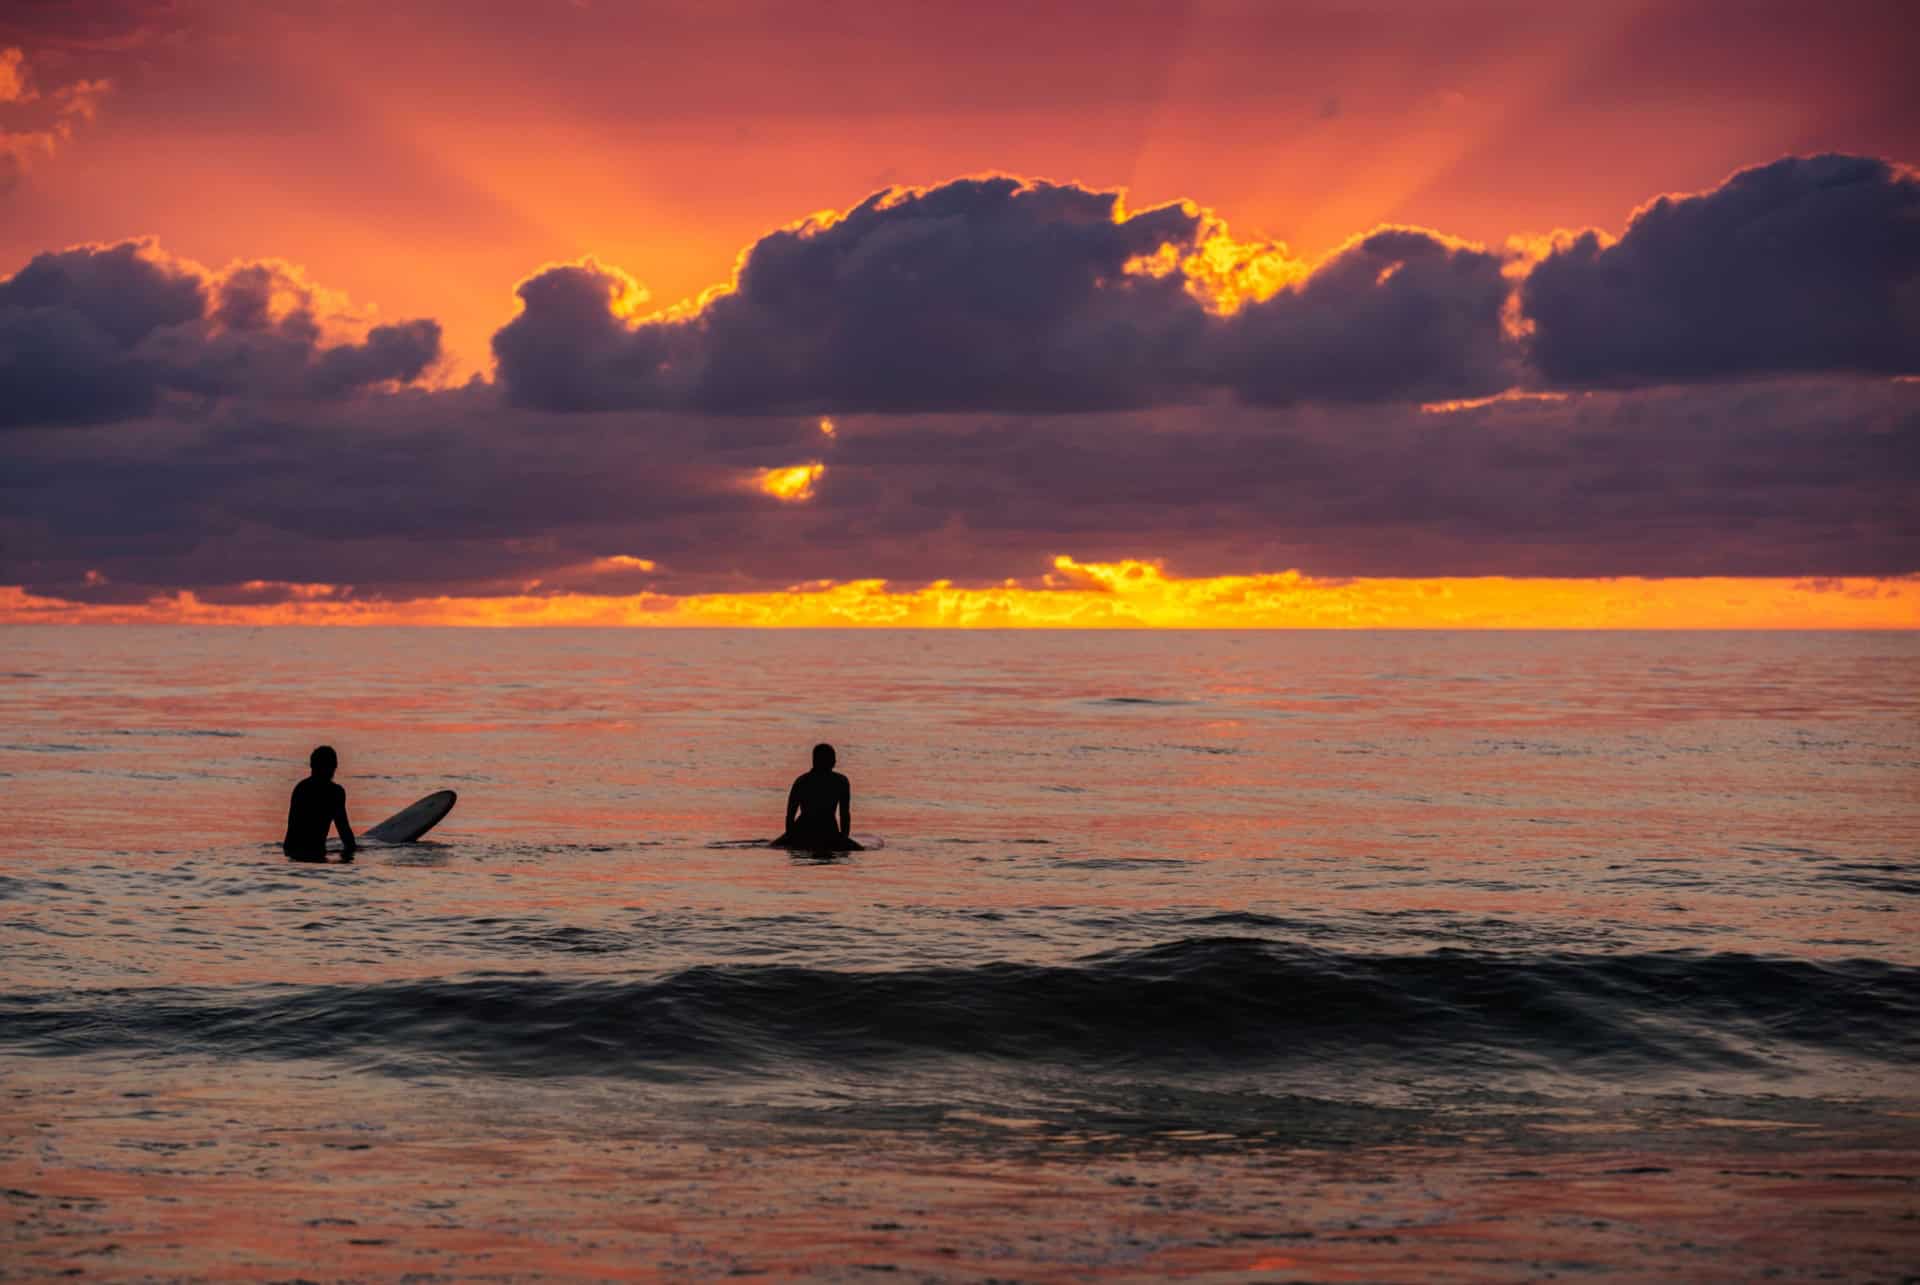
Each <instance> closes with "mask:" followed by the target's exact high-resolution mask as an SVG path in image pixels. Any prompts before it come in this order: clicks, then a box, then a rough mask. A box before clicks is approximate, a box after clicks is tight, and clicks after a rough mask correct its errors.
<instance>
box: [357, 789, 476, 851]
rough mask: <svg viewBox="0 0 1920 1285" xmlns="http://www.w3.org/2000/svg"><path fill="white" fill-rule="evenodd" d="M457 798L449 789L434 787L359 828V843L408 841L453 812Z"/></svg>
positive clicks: (416, 837)
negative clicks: (383, 816) (394, 810)
mask: <svg viewBox="0 0 1920 1285" xmlns="http://www.w3.org/2000/svg"><path fill="white" fill-rule="evenodd" d="M459 797H460V796H459V795H457V794H455V793H454V792H453V791H452V790H436V791H434V792H433V793H432V794H429V795H428V796H427V797H426V798H424V799H421V800H420V801H419V802H418V803H410V804H408V805H407V806H406V807H404V808H401V809H400V810H399V811H398V812H396V813H394V814H393V815H392V816H390V817H388V818H387V819H386V820H384V821H382V822H381V823H380V824H379V825H376V826H373V827H371V828H370V829H366V830H362V831H361V832H360V835H359V838H360V841H361V842H362V843H412V842H413V841H414V840H415V839H418V838H419V837H420V836H421V835H423V834H425V833H426V832H427V831H429V830H431V829H433V827H435V826H436V825H439V824H440V823H441V822H442V821H444V820H446V817H447V813H449V812H451V811H453V801H454V800H455V799H457V798H459Z"/></svg>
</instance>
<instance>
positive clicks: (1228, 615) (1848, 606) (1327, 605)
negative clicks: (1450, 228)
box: [0, 556, 1920, 629]
mask: <svg viewBox="0 0 1920 1285" xmlns="http://www.w3.org/2000/svg"><path fill="white" fill-rule="evenodd" d="M608 561H613V560H608ZM647 561H648V560H646V559H638V558H634V559H627V558H624V557H623V558H620V559H618V562H620V563H624V564H627V565H631V566H633V567H635V568H636V569H637V568H640V567H643V566H645V567H646V569H648V570H651V569H652V568H651V566H647ZM269 587H270V586H268V585H266V584H264V583H260V584H259V585H258V588H256V586H255V585H252V584H250V585H247V586H242V588H244V589H247V590H249V591H253V592H258V591H259V590H260V589H266V588H269ZM285 590H286V592H285V594H284V596H283V598H282V599H281V600H280V601H277V602H273V603H260V602H257V601H256V602H215V601H207V600H205V599H203V598H201V597H199V596H198V595H196V594H194V593H193V592H191V591H185V592H181V593H178V594H170V595H161V596H156V597H154V598H151V599H149V600H148V601H146V602H142V603H130V604H124V603H123V604H93V603H79V602H71V601H67V600H65V599H60V598H51V597H44V596H40V595H35V594H30V593H28V592H26V591H25V590H24V589H22V588H20V587H18V586H11V587H0V623H10V624H21V623H34V622H45V623H76V624H84V623H92V624H187V625H248V626H261V625H279V624H284V625H457V626H653V627H662V626H664V627H673V626H681V627H685V626H709V627H711V626H722V627H745V628H845V627H863V628H889V627H891V628H960V629H967V628H993V629H1920V576H1903V577H1893V578H1873V577H1845V578H1831V579H1813V580H1807V579H1784V578H1776V579H1743V578H1735V577H1694V578H1686V579H1642V578H1638V577H1624V578H1618V579H1587V580H1549V579H1526V578H1516V577H1508V576H1477V577H1452V578H1431V579H1418V580H1415V579H1364V578H1354V579H1340V578H1320V577H1315V576H1309V575H1304V574H1302V573H1301V572H1299V571H1282V572H1267V573H1260V574H1253V575H1225V576H1209V577H1197V578H1191V579H1188V578H1180V577H1177V576H1172V575H1169V574H1168V573H1167V572H1166V570H1165V568H1164V567H1163V566H1162V565H1161V564H1159V563H1157V562H1150V561H1142V560H1134V559H1129V560H1123V561H1119V562H1105V563H1102V562H1078V561H1076V560H1074V559H1073V558H1070V557H1066V556H1060V557H1057V558H1055V559H1054V560H1053V569H1052V570H1051V571H1049V572H1047V573H1045V574H1044V575H1042V576H1039V577H1037V578H1035V579H1034V580H1032V581H1028V582H1021V581H1014V580H1010V581H1006V582H1003V583H1001V584H998V585H984V586H964V585H956V584H954V583H953V582H951V581H947V580H936V581H933V582H931V583H928V584H925V585H921V586H918V587H897V586H895V585H892V584H889V583H888V582H887V581H885V580H848V581H818V582H809V583H806V584H800V585H792V586H789V587H787V588H785V589H778V590H765V591H758V592H748V593H696V594H666V593H656V592H642V593H633V594H620V595H614V594H590V593H577V592H558V593H549V594H535V593H530V592H526V593H520V594H513V595H505V596H500V597H444V596H443V597H431V598H415V599H408V600H399V601H388V600H382V599H357V598H353V597H351V596H348V595H350V593H351V590H350V589H348V590H342V591H334V586H330V585H289V586H286V587H285ZM330 591H332V592H330Z"/></svg>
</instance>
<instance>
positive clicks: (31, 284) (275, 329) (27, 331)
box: [0, 241, 440, 428]
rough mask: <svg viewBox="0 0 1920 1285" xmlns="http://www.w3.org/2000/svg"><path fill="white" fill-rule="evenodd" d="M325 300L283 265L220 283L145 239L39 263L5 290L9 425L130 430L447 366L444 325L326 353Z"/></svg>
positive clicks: (388, 333) (2, 391)
mask: <svg viewBox="0 0 1920 1285" xmlns="http://www.w3.org/2000/svg"><path fill="white" fill-rule="evenodd" d="M314 303H315V301H314V297H313V291H312V288H311V287H309V286H307V285H306V284H305V283H304V282H302V281H300V280H299V279H298V278H297V277H296V276H294V275H292V274H291V272H290V270H289V269H287V268H286V267H284V266H283V265H278V264H264V263H255V264H243V265H239V266H236V267H234V268H231V269H229V270H228V271H227V272H225V273H223V274H221V275H219V276H217V277H216V276H212V275H209V274H206V273H205V272H203V271H201V270H200V269H198V268H196V267H194V266H192V265H189V264H183V263H177V262H174V261H172V260H169V259H168V258H166V257H165V256H164V255H163V254H161V253H160V252H159V251H158V250H157V249H156V248H155V247H153V246H151V245H148V244H145V243H142V242H135V241H128V242H123V243H121V244H119V245H113V246H105V247H87V248H81V249H74V250H63V251H60V252H58V253H52V254H42V255H38V256H36V257H35V258H34V260H33V261H32V262H31V263H29V264H27V266H26V267H24V268H22V269H21V270H20V271H19V272H17V273H15V274H14V275H13V276H11V277H9V278H7V279H6V280H4V281H0V428H16V427H21V426H25V425H47V424H98V423H105V422H109V421H114V420H122V419H129V418H133V417H137V416H141V415H146V414H148V413H150V412H152V411H153V410H154V409H155V408H156V407H157V406H158V405H159V404H160V402H161V401H162V399H163V398H166V397H169V396H175V397H180V398H189V399H209V398H225V397H233V396H238V395H242V394H248V395H254V396H276V397H281V398H287V399H298V398H305V397H318V398H331V397H339V396H342V395H344V394H346V393H349V392H352V391H354V390H356V389H360V388H365V387H367V386H369V385H373V384H379V383H383V382H386V381H389V380H392V381H398V382H408V381H411V380H414V379H417V378H419V377H420V375H421V374H422V373H423V372H424V371H425V370H426V369H427V367H428V366H429V365H430V364H432V362H433V361H434V360H435V359H436V358H437V357H438V356H439V355H440V325H439V323H438V322H435V321H408V322H403V323H401V324H399V325H394V326H375V327H373V328H372V330H371V331H370V332H369V333H368V334H367V337H366V339H365V340H364V341H361V342H358V343H335V344H332V345H327V344H325V343H324V342H323V340H322V334H321V324H320V319H319V318H318V317H317V316H316V315H315V308H314Z"/></svg>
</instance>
